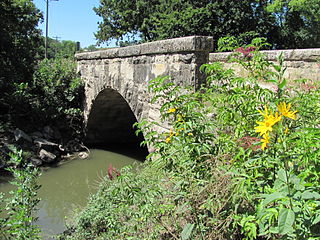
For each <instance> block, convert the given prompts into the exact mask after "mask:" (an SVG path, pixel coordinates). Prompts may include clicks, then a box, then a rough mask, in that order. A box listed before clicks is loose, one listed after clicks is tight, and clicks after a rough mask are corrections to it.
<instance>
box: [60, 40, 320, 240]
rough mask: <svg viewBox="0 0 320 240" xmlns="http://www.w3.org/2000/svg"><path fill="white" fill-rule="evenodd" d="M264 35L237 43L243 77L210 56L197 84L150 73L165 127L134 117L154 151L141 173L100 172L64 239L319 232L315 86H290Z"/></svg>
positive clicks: (314, 235)
mask: <svg viewBox="0 0 320 240" xmlns="http://www.w3.org/2000/svg"><path fill="white" fill-rule="evenodd" d="M264 44H265V43H264V40H263V39H254V40H253V41H252V43H251V44H250V45H249V46H242V47H240V48H237V49H235V51H234V54H233V56H232V57H231V59H230V60H231V61H235V62H237V63H239V64H240V65H241V66H243V67H244V68H245V69H246V70H247V72H248V75H247V76H246V77H242V76H237V75H235V73H234V72H233V70H232V69H224V68H223V67H222V64H220V63H214V64H207V65H203V66H202V68H201V69H202V71H204V72H205V73H206V74H207V76H208V77H207V81H206V83H205V84H204V85H203V86H202V87H201V88H200V89H199V90H198V91H196V92H194V91H193V89H190V88H182V87H178V86H174V85H173V84H172V83H170V81H168V78H167V77H160V78H157V79H155V80H153V81H151V83H150V90H151V91H152V93H153V99H152V101H153V102H157V101H158V102H160V103H164V104H163V105H162V106H161V108H160V112H161V120H162V121H165V122H169V123H170V126H171V129H170V130H168V131H167V132H164V133H158V132H156V131H154V129H155V126H157V125H159V124H160V123H157V122H146V121H143V122H141V123H140V124H138V125H139V127H140V130H138V132H139V131H143V132H144V135H145V139H146V141H145V143H146V144H148V146H150V147H152V148H153V149H155V151H154V152H153V153H151V154H150V155H149V158H148V160H147V161H146V162H145V163H144V164H143V168H142V169H141V170H140V171H139V172H138V173H132V172H130V171H128V169H124V170H122V171H121V175H120V177H117V178H115V179H114V180H112V181H110V180H108V179H107V178H105V179H104V180H103V181H102V183H101V188H100V190H99V192H98V193H97V194H96V195H95V196H92V198H91V200H90V203H89V205H88V206H87V208H86V209H84V210H83V211H82V212H81V214H80V215H79V216H78V217H77V218H76V224H75V226H74V232H73V233H71V234H70V235H69V236H65V238H66V239H140V240H141V239H148V240H150V239H185V240H186V239H309V240H314V239H319V237H320V229H319V222H320V207H319V206H320V204H319V203H320V195H319V190H320V181H319V154H320V141H319V137H320V130H319V127H320V120H319V119H320V118H319V117H320V105H319V101H318V100H319V97H320V89H319V86H316V85H310V83H305V82H301V81H302V80H299V81H297V83H296V84H295V85H293V86H287V83H286V79H285V78H284V77H283V76H284V68H283V66H282V63H283V61H282V59H281V57H280V58H279V62H278V63H277V64H276V63H269V62H267V61H266V60H265V58H264V56H263V54H262V53H260V52H259V49H260V48H261V47H262V46H263V45H264ZM261 83H264V84H263V85H262V84H261ZM265 83H268V84H270V85H269V86H267V87H263V86H265Z"/></svg>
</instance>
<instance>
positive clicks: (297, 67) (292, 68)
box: [209, 48, 320, 82]
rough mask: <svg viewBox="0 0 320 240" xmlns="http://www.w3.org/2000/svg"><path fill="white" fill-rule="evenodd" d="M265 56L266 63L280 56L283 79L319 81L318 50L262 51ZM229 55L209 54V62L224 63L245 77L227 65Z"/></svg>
mask: <svg viewBox="0 0 320 240" xmlns="http://www.w3.org/2000/svg"><path fill="white" fill-rule="evenodd" d="M262 52H263V53H264V54H265V55H266V59H267V60H268V61H272V62H276V61H277V58H278V57H279V56H280V54H282V56H283V58H284V67H286V72H285V75H284V77H286V78H288V80H289V82H290V80H291V81H292V80H294V79H299V78H304V79H310V80H312V81H320V66H319V62H317V61H319V59H320V48H314V49H290V50H271V51H262ZM230 54H231V53H210V55H209V62H210V63H213V62H224V65H225V66H226V67H231V68H233V69H235V71H236V73H239V74H242V75H245V74H246V73H245V71H243V70H242V69H241V68H240V67H239V66H238V65H236V64H233V63H227V61H228V57H229V56H230Z"/></svg>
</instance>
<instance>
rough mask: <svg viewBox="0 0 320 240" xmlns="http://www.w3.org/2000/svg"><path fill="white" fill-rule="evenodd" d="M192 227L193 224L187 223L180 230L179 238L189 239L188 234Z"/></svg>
mask: <svg viewBox="0 0 320 240" xmlns="http://www.w3.org/2000/svg"><path fill="white" fill-rule="evenodd" d="M193 227H194V224H191V223H187V224H186V225H185V226H184V228H183V231H182V233H181V239H182V240H187V239H190V236H191V233H192V230H193Z"/></svg>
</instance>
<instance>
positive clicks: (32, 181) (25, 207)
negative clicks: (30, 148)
mask: <svg viewBox="0 0 320 240" xmlns="http://www.w3.org/2000/svg"><path fill="white" fill-rule="evenodd" d="M11 150H12V153H10V164H11V167H9V168H8V169H7V170H8V171H9V172H11V173H12V175H13V177H14V180H13V181H12V182H11V184H13V185H14V186H15V190H13V191H11V192H10V196H5V200H4V201H5V206H4V209H3V210H4V213H5V216H6V217H5V218H0V236H1V239H4V240H7V239H8V240H9V239H17V240H25V239H40V237H39V232H40V230H39V229H38V227H37V226H35V225H33V223H34V221H35V218H34V216H33V212H34V210H35V208H36V205H37V203H38V202H39V199H38V198H37V190H38V189H39V188H40V186H39V185H38V184H37V178H38V176H39V171H38V169H36V168H34V167H33V166H32V165H29V164H27V163H25V162H24V161H23V158H22V151H21V150H20V151H18V150H17V149H16V148H12V149H11ZM2 198H3V196H2ZM0 199H1V198H0ZM1 207H3V206H2V204H1ZM1 210H2V209H0V212H1Z"/></svg>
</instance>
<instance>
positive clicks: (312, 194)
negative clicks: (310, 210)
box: [301, 191, 320, 199]
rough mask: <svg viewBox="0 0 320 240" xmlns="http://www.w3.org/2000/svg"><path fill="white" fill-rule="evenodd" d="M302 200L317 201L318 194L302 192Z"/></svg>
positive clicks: (319, 196) (319, 195)
mask: <svg viewBox="0 0 320 240" xmlns="http://www.w3.org/2000/svg"><path fill="white" fill-rule="evenodd" d="M301 197H302V199H312V198H315V199H319V198H320V194H319V193H317V192H311V191H304V192H303V193H302V195H301Z"/></svg>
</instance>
